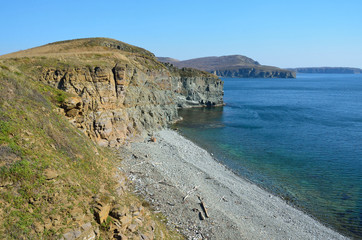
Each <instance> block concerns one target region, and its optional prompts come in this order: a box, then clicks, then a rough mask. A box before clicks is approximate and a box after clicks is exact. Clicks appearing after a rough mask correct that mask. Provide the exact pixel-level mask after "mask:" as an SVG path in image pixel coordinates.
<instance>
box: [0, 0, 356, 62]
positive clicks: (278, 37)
mask: <svg viewBox="0 0 362 240" xmlns="http://www.w3.org/2000/svg"><path fill="white" fill-rule="evenodd" d="M0 22H1V23H2V24H1V37H0V55H3V54H6V53H10V52H14V51H19V50H24V49H28V48H31V47H36V46H40V45H44V44H47V43H50V42H55V41H61V40H68V39H75V38H86V37H109V38H114V39H117V40H120V41H123V42H126V43H129V44H132V45H136V46H139V47H142V48H145V49H147V50H149V51H151V52H153V53H154V54H155V55H156V56H162V57H172V58H176V59H179V60H186V59H191V58H197V57H206V56H223V55H232V54H240V55H245V56H248V57H251V58H253V59H254V60H256V61H259V62H260V63H261V64H264V65H271V66H278V67H319V66H331V67H337V66H343V67H359V68H362V0H328V1H325V0H303V1H302V0H298V1H294V0H289V1H288V0H275V1H273V0H253V1H251V0H248V1H244V0H239V1H237V0H230V1H229V0H223V1H220V0H218V1H213V0H182V1H179V0H174V1H172V0H168V1H166V0H164V1H163V0H155V1H153V0H118V1H116V0H114V1H108V0H102V1H100V0H98V1H92V0H87V1H83V0H72V1H69V0H62V1H60V0H1V4H0Z"/></svg>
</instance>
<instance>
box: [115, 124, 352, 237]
mask: <svg viewBox="0 0 362 240" xmlns="http://www.w3.org/2000/svg"><path fill="white" fill-rule="evenodd" d="M154 136H155V138H156V142H151V141H144V142H136V143H132V144H130V145H129V146H124V147H122V148H121V149H120V155H121V158H123V159H124V160H123V162H122V166H121V169H122V170H123V171H125V172H126V174H127V175H128V177H129V179H130V180H131V181H132V183H133V185H134V189H135V192H136V193H138V194H140V195H142V196H143V197H144V198H145V200H146V201H148V202H149V203H150V204H151V205H152V207H153V208H154V209H155V210H156V211H160V212H162V213H163V214H164V215H165V216H166V217H167V219H168V224H169V225H171V226H172V227H173V228H175V229H177V230H179V231H181V232H182V233H183V234H185V235H186V236H187V237H188V239H347V238H346V237H344V236H342V235H340V234H339V233H336V232H335V231H333V230H331V229H329V228H327V227H325V226H324V225H322V224H321V223H319V222H317V221H316V220H314V219H313V218H311V217H310V216H308V215H306V214H305V213H303V212H301V211H299V210H297V209H295V208H293V207H291V206H289V205H288V204H286V203H285V202H284V201H283V200H281V199H280V198H279V197H277V196H274V195H272V194H270V193H268V192H267V191H265V190H263V189H261V188H259V187H258V186H256V185H254V184H252V183H250V182H249V181H247V180H245V179H242V178H240V177H238V176H236V175H235V174H234V173H233V172H231V171H230V170H228V169H227V168H226V167H224V166H223V165H222V164H220V163H218V162H217V161H216V160H215V159H214V158H213V157H212V156H211V155H210V154H209V153H208V152H207V151H205V150H204V149H202V148H200V147H198V146H197V145H195V144H194V143H192V142H191V141H189V140H187V139H185V138H184V137H182V136H181V135H179V134H178V133H177V132H175V131H172V130H161V131H159V132H157V133H155V134H154ZM205 210H206V211H205Z"/></svg>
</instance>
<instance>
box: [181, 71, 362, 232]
mask: <svg viewBox="0 0 362 240" xmlns="http://www.w3.org/2000/svg"><path fill="white" fill-rule="evenodd" d="M223 80H224V82H225V85H224V91H225V96H224V101H225V102H226V103H227V105H226V106H224V107H219V108H211V109H205V108H204V109H189V110H181V111H180V115H181V116H183V118H184V121H182V122H180V123H178V124H177V127H178V128H179V129H180V131H181V133H182V134H183V135H185V136H186V137H187V138H189V139H191V140H193V141H194V142H196V143H197V144H198V145H200V146H202V147H204V148H206V149H208V150H209V151H210V152H212V153H214V154H215V155H216V157H217V158H218V159H219V160H220V161H222V162H223V163H224V164H225V165H227V166H228V167H230V168H231V169H233V170H234V171H235V172H237V173H238V174H240V175H242V176H244V177H246V178H248V179H250V180H251V181H253V182H255V183H256V184H258V185H259V186H261V187H263V188H266V189H268V190H269V191H272V192H274V193H276V194H278V195H280V196H282V197H283V198H284V199H286V200H287V201H288V202H290V203H291V204H293V205H296V206H298V207H299V208H301V209H303V210H304V211H306V212H308V213H309V214H311V215H313V216H314V217H316V218H317V219H319V220H320V221H322V222H324V223H326V224H328V225H330V226H331V227H333V228H334V229H336V230H337V231H339V232H341V233H343V234H346V235H348V236H351V237H354V238H362V75H348V74H339V75H337V74H336V75H334V74H298V76H297V79H245V78H244V79H235V78H234V79H227V78H225V79H223Z"/></svg>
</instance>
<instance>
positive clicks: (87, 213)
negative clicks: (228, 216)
mask: <svg viewBox="0 0 362 240" xmlns="http://www.w3.org/2000/svg"><path fill="white" fill-rule="evenodd" d="M94 41H101V42H102V41H103V40H102V39H96V40H86V39H85V40H81V41H76V42H74V41H65V42H62V43H58V44H56V45H53V46H52V44H49V45H46V46H45V47H42V48H34V49H30V50H27V51H22V52H18V53H14V54H8V55H5V56H1V58H0V239H57V238H59V237H60V236H62V235H63V234H69V233H71V234H73V233H74V234H76V233H77V231H78V230H79V229H80V231H83V230H82V229H83V228H82V226H83V227H84V226H85V224H87V223H90V224H91V229H92V231H93V230H94V232H95V234H96V238H97V239H113V238H114V237H115V236H118V237H119V238H121V237H122V236H123V238H125V236H128V237H129V238H131V239H133V238H135V239H136V238H137V237H138V238H139V237H140V236H141V234H143V236H147V237H149V239H153V238H154V239H162V238H163V239H181V238H182V236H180V235H179V234H177V233H175V232H172V231H170V230H167V229H166V226H165V224H164V220H163V217H162V216H160V215H155V214H153V213H152V212H151V211H150V209H148V207H147V206H148V204H147V203H146V202H143V201H142V200H141V199H139V198H137V197H135V196H133V195H132V194H131V193H130V192H129V191H128V190H127V182H126V179H125V177H124V176H122V174H121V173H120V171H119V170H117V168H116V167H117V165H118V163H119V161H121V159H120V158H119V157H118V156H117V155H116V154H115V153H114V152H112V151H111V150H110V149H107V148H101V147H99V146H97V145H95V144H94V143H93V142H92V141H91V140H90V139H89V138H88V137H86V136H85V135H84V134H83V133H82V132H80V131H79V130H78V129H77V128H76V127H74V126H73V125H72V124H71V123H70V122H69V121H68V119H67V118H66V117H65V116H64V114H62V113H60V110H59V109H60V108H59V106H60V105H61V104H62V103H63V102H64V101H66V99H67V98H69V97H72V95H70V94H67V93H65V92H63V91H61V90H58V89H56V88H53V87H50V86H48V85H45V84H43V83H41V82H38V81H36V79H35V78H33V74H35V73H36V72H37V71H36V69H37V68H36V66H38V68H42V67H46V66H49V67H52V66H56V65H57V64H60V65H64V64H65V65H67V64H69V65H72V64H73V63H76V62H77V58H78V57H79V56H78V55H77V54H79V53H82V54H83V55H82V57H83V58H84V59H87V61H89V62H91V61H97V62H99V63H100V64H102V61H103V60H100V59H98V58H97V55H96V54H95V52H97V51H99V52H102V56H107V55H106V54H109V58H112V57H113V56H114V54H117V51H119V52H122V54H127V53H129V54H133V55H134V54H136V55H138V56H141V57H143V58H144V59H146V60H147V58H153V55H152V54H151V53H149V52H147V51H146V50H143V49H141V48H136V47H133V46H130V45H127V44H123V43H122V44H121V42H118V41H115V40H114V41H115V42H114V44H115V45H110V46H100V45H99V44H98V43H97V44H94V45H92V44H93V43H94ZM110 48H112V49H115V51H116V52H114V51H112V53H107V51H108V49H110ZM75 49H77V51H75ZM90 50H91V51H92V53H91V55H90V56H89V57H88V58H87V57H86V54H87V51H90ZM67 54H68V55H71V56H72V57H70V58H67V61H64V60H63V61H62V60H61V58H62V56H65V55H67ZM146 60H145V61H146ZM72 61H73V62H72ZM125 61H129V60H128V59H125ZM104 64H106V63H104ZM34 66H35V67H34ZM65 67H67V66H65ZM107 206H109V208H110V212H112V211H113V213H114V214H113V216H108V214H107V216H106V219H105V221H100V220H99V219H98V220H97V217H98V218H99V216H100V215H101V213H100V212H99V209H102V208H105V207H107ZM115 213H117V214H115ZM118 213H119V214H118ZM136 213H137V215H136ZM110 215H112V214H110ZM132 224H133V225H132ZM130 225H132V229H131V228H130ZM84 229H85V228H84ZM84 231H85V230H84ZM82 234H83V232H82ZM123 238H122V239H123Z"/></svg>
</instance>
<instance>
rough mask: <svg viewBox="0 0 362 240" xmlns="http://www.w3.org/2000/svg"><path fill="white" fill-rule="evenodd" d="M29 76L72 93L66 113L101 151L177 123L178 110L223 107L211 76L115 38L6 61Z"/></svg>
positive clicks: (75, 43)
mask: <svg viewBox="0 0 362 240" xmlns="http://www.w3.org/2000/svg"><path fill="white" fill-rule="evenodd" d="M2 58H3V59H4V60H3V61H5V62H7V63H10V64H11V65H12V66H16V67H18V68H19V69H21V70H22V71H23V72H24V74H26V75H28V76H29V77H31V78H33V79H35V80H39V81H41V82H44V83H46V84H48V85H51V86H53V87H55V88H58V89H61V90H63V91H65V92H67V93H68V94H69V96H68V97H67V98H65V99H64V100H63V102H62V104H61V107H62V109H63V111H64V114H65V115H66V116H67V117H68V118H69V120H70V121H71V122H73V123H74V125H76V126H77V127H78V128H79V129H81V130H82V131H83V132H84V133H85V134H86V135H88V136H89V137H90V138H91V139H93V140H94V141H96V142H97V143H98V144H99V145H101V146H111V147H116V146H119V145H120V144H122V143H124V142H125V141H129V140H131V139H133V138H135V137H137V136H139V135H141V134H144V133H145V132H147V131H148V132H150V131H153V130H155V129H158V128H161V127H164V126H166V125H167V124H168V123H170V122H172V121H175V120H177V119H178V115H177V108H178V107H191V106H215V105H220V104H222V103H223V82H222V81H221V80H220V79H218V78H217V77H215V76H213V75H212V74H209V73H206V72H202V71H198V70H193V69H181V70H179V69H176V68H173V67H172V66H169V65H167V64H161V63H160V62H158V61H157V60H156V59H155V57H154V56H153V54H152V53H150V52H148V51H146V50H144V49H141V48H137V47H134V46H131V45H128V44H125V43H122V42H119V41H116V40H112V39H103V38H102V39H99V38H97V39H80V40H73V41H64V42H59V43H53V44H49V45H45V46H43V47H38V48H34V49H30V50H26V51H24V52H18V53H15V54H13V55H11V54H10V55H6V56H3V57H2Z"/></svg>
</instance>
